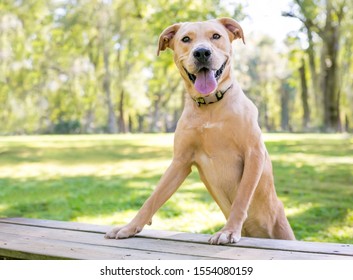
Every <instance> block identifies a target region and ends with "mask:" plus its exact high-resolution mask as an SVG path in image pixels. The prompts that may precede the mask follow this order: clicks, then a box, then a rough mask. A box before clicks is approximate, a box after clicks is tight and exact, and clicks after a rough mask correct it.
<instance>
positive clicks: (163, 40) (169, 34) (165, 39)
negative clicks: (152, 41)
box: [157, 23, 181, 55]
mask: <svg viewBox="0 0 353 280" xmlns="http://www.w3.org/2000/svg"><path fill="white" fill-rule="evenodd" d="M180 26H181V24H180V23H176V24H173V25H171V26H169V27H167V28H166V29H164V31H163V32H162V34H161V35H160V36H159V41H158V51H157V55H159V52H160V51H164V50H165V49H166V48H172V44H171V41H172V39H173V37H174V36H175V34H176V33H177V32H178V30H179V28H180Z"/></svg>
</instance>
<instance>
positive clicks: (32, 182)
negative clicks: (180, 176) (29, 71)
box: [0, 134, 353, 243]
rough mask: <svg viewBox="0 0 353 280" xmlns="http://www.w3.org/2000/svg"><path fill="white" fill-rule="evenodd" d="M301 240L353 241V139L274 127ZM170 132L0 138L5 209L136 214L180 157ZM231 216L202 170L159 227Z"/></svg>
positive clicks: (80, 217) (274, 148) (285, 195)
mask: <svg viewBox="0 0 353 280" xmlns="http://www.w3.org/2000/svg"><path fill="white" fill-rule="evenodd" d="M265 141H266V145H267V147H268V150H269V153H270V156H271V159H272V162H273V166H274V175H275V184H276V189H277V193H278V195H279V197H280V199H281V200H282V201H283V202H284V205H285V210H286V213H287V216H288V218H289V221H290V223H291V225H292V227H293V229H294V232H295V234H296V237H297V239H299V240H311V241H325V242H342V243H352V242H353V228H352V223H353V189H352V184H353V174H352V164H353V138H352V136H349V135H322V134H292V135H289V134H265ZM172 143H173V136H172V135H170V134H153V135H150V134H136V135H118V136H107V135H89V136H87V135H82V136H31V137H2V138H0V155H1V156H0V217H1V216H2V217H15V216H23V217H32V218H42V219H56V220H67V221H79V222H88V223H97V224H124V223H127V222H129V221H130V220H131V219H132V218H133V216H134V215H135V214H136V212H137V211H138V209H139V208H140V207H141V205H142V204H143V202H144V201H145V199H146V198H147V197H148V196H149V195H150V193H151V192H152V190H153V189H154V187H155V185H156V183H157V182H158V180H159V178H160V176H161V175H162V174H163V172H164V171H165V169H166V168H167V166H168V165H169V163H170V160H171V157H172ZM223 224H224V217H223V216H222V214H221V211H220V210H219V208H218V206H217V205H216V204H215V202H214V201H213V200H212V198H211V197H210V195H209V194H208V193H207V191H206V188H205V187H204V186H203V184H202V183H200V179H199V178H198V174H197V172H196V170H194V171H193V172H192V174H191V175H190V176H189V177H188V179H187V180H186V181H185V183H184V184H183V185H182V186H181V187H180V189H179V190H178V191H177V192H176V193H175V194H174V195H173V196H172V198H171V199H170V200H169V201H168V202H167V203H166V204H165V205H164V206H163V207H162V208H161V209H160V210H159V211H158V212H157V215H156V216H155V217H154V219H153V225H152V227H153V228H156V229H167V230H179V231H192V232H203V233H213V232H214V231H216V230H217V229H219V228H220V227H221V226H222V225H223Z"/></svg>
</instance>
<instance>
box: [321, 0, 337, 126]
mask: <svg viewBox="0 0 353 280" xmlns="http://www.w3.org/2000/svg"><path fill="white" fill-rule="evenodd" d="M322 39H323V42H324V46H323V54H322V58H321V66H322V92H323V103H324V104H323V105H324V125H325V131H326V132H338V131H339V130H340V116H339V106H340V100H339V87H338V82H337V71H338V63H337V59H338V52H339V26H337V25H336V24H335V22H334V21H333V15H332V4H330V1H327V18H326V25H325V30H324V35H323V38H322Z"/></svg>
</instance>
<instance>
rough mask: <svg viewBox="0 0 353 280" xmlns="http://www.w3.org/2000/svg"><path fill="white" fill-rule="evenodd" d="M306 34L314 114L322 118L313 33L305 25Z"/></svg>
mask: <svg viewBox="0 0 353 280" xmlns="http://www.w3.org/2000/svg"><path fill="white" fill-rule="evenodd" d="M307 34H308V43H309V46H308V48H307V50H306V52H307V54H308V57H309V67H310V74H311V75H310V76H311V83H312V91H313V95H314V101H315V106H314V107H315V110H316V112H314V114H315V115H316V116H319V118H320V119H321V118H322V108H321V104H322V99H321V94H320V86H319V77H318V73H317V68H316V62H315V51H314V42H313V34H312V31H311V29H310V28H309V27H307Z"/></svg>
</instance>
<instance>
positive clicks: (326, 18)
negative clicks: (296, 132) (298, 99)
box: [284, 0, 352, 132]
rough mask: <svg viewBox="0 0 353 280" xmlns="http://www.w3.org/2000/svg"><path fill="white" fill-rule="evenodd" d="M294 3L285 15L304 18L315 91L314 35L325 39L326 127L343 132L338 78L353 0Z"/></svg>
mask: <svg viewBox="0 0 353 280" xmlns="http://www.w3.org/2000/svg"><path fill="white" fill-rule="evenodd" d="M294 2H295V3H296V5H297V6H293V7H292V10H291V11H290V12H285V13H284V15H285V16H290V17H295V18H298V19H300V20H301V21H302V22H303V24H304V26H305V29H306V33H307V38H308V43H309V46H308V48H307V53H308V56H309V61H310V69H311V76H312V80H313V89H314V92H316V91H317V89H318V86H317V69H316V64H315V57H314V40H313V34H316V35H317V36H318V37H319V38H320V39H321V42H320V43H321V51H320V54H321V60H320V64H321V69H320V85H321V86H320V92H321V93H322V108H323V116H322V121H323V124H324V127H325V130H326V131H329V132H333V131H336V132H337V131H341V129H342V126H341V119H340V105H341V96H342V95H341V90H342V88H341V84H340V83H339V81H338V77H339V71H340V60H339V57H340V52H341V51H342V47H341V44H342V26H343V22H344V21H345V20H346V18H347V16H348V14H349V12H350V10H349V9H348V8H347V7H348V6H349V5H350V6H352V3H351V1H346V0H326V1H316V0H294ZM296 8H297V9H296Z"/></svg>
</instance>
